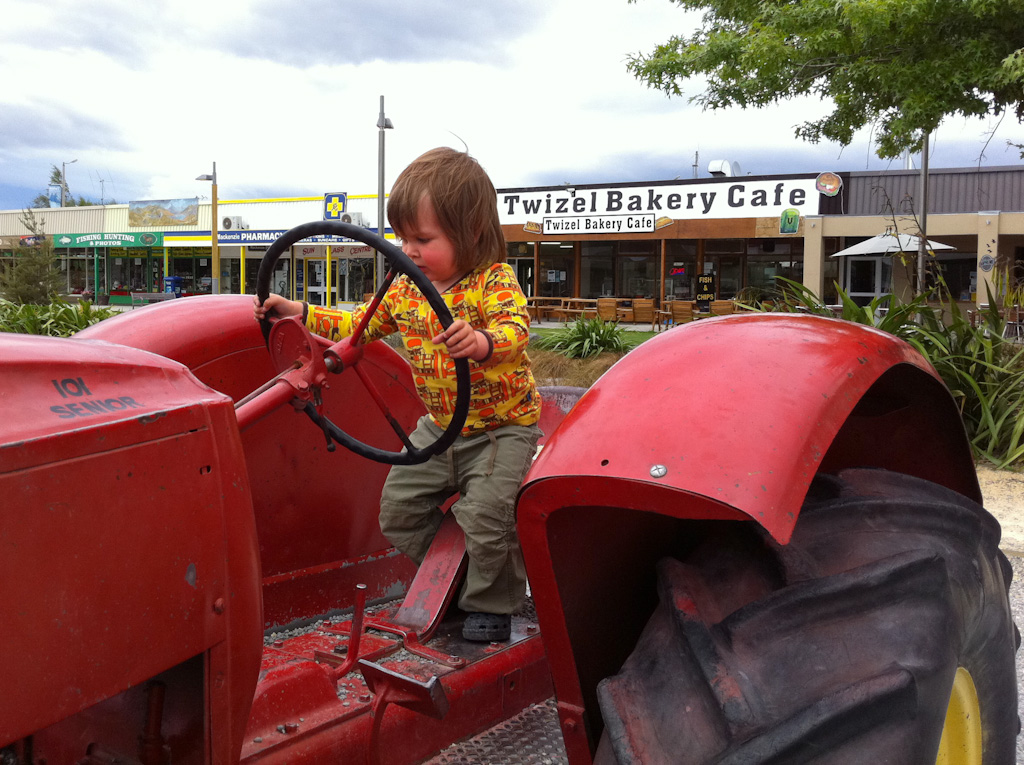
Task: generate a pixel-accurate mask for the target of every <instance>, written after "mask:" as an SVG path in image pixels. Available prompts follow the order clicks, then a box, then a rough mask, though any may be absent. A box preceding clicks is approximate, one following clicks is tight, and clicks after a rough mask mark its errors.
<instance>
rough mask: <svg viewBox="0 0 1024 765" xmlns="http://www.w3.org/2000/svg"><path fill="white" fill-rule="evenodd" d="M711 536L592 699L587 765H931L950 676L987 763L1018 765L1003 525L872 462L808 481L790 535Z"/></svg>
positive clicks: (669, 570) (677, 574)
mask: <svg viewBox="0 0 1024 765" xmlns="http://www.w3.org/2000/svg"><path fill="white" fill-rule="evenodd" d="M750 526H751V525H749V524H743V525H742V528H749V533H747V532H744V533H742V534H737V533H736V532H735V531H730V532H728V533H727V534H725V535H724V536H722V537H720V538H708V539H706V540H704V541H703V542H702V543H701V544H700V545H699V546H698V547H696V548H695V549H694V550H692V551H691V552H690V553H688V554H687V555H686V557H685V558H684V559H683V560H673V559H663V560H662V561H661V562H660V563H659V564H658V565H659V571H658V580H659V593H658V594H659V599H660V602H659V605H658V607H657V608H656V610H655V612H654V614H653V616H652V617H651V619H650V621H649V622H648V624H647V626H646V628H645V630H644V632H643V634H642V635H641V637H640V639H639V641H638V642H637V645H636V648H635V650H634V652H633V653H632V654H631V655H630V657H629V658H628V659H627V660H626V662H625V663H624V664H623V667H622V669H621V671H620V672H619V673H618V674H617V675H615V676H613V677H610V678H607V679H605V680H603V681H602V682H601V683H600V685H599V686H598V698H599V701H600V706H601V713H602V715H603V718H604V722H605V734H604V738H603V739H602V740H601V743H600V746H599V747H598V753H597V759H596V760H595V761H596V762H618V763H623V764H624V763H647V764H648V765H650V763H661V762H672V763H786V764H787V765H793V764H794V763H825V762H827V763H831V764H835V763H871V764H872V765H876V764H880V763H900V764H901V765H903V764H917V763H934V762H935V757H936V752H937V750H938V746H939V740H940V736H941V733H942V728H943V724H944V721H945V714H946V708H947V705H948V701H949V695H950V690H951V688H952V683H953V677H954V675H955V673H956V670H957V668H958V667H963V668H965V669H966V670H967V671H968V672H970V674H971V677H972V679H973V681H974V683H975V687H976V689H977V696H978V701H979V705H980V710H981V717H982V731H983V733H982V747H983V756H984V762H985V764H986V765H1003V764H1005V765H1012V764H1013V763H1014V761H1015V747H1016V744H1015V741H1016V736H1017V733H1018V730H1019V724H1018V719H1017V687H1016V686H1017V680H1016V671H1015V665H1014V654H1015V651H1016V649H1017V647H1018V644H1019V642H1020V638H1019V635H1018V633H1017V632H1016V628H1015V626H1014V624H1013V621H1012V617H1011V613H1010V606H1009V598H1008V589H1009V584H1010V579H1011V577H1012V571H1011V569H1010V565H1009V562H1008V561H1007V560H1006V557H1005V556H1004V555H1003V554H1002V553H1001V552H1000V551H999V549H998V544H999V534H1000V529H999V524H998V522H996V520H995V519H994V518H993V517H992V516H991V515H989V514H988V513H987V512H986V511H985V510H984V509H983V508H982V507H980V506H978V505H976V504H974V503H973V502H971V501H969V500H967V499H966V498H964V497H962V496H961V495H959V494H956V493H955V492H952V491H949V490H948V489H945V488H943V487H940V486H937V485H935V484H932V483H929V482H927V481H923V480H920V479H917V478H912V477H909V476H904V475H899V474H895V473H889V472H886V471H881V470H848V471H845V472H843V473H842V474H841V475H840V476H839V477H835V476H819V477H818V478H816V479H815V482H814V484H813V486H812V489H811V491H810V492H809V495H808V499H807V501H806V503H805V505H804V508H803V510H802V512H801V515H800V518H799V521H798V523H797V527H796V533H795V534H794V536H793V538H792V540H791V541H790V543H789V544H788V545H785V546H779V545H776V544H774V543H773V542H772V541H770V540H768V539H767V538H766V537H765V536H764V535H763V534H761V533H760V532H759V531H758V530H756V529H754V528H751V527H750Z"/></svg>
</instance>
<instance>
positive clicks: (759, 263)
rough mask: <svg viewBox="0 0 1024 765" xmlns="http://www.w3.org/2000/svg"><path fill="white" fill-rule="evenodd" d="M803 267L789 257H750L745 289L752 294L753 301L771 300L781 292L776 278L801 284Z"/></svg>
mask: <svg viewBox="0 0 1024 765" xmlns="http://www.w3.org/2000/svg"><path fill="white" fill-rule="evenodd" d="M802 265H803V264H802V262H801V261H797V260H795V259H793V258H789V257H780V256H775V255H748V256H747V280H746V284H745V285H744V289H745V290H746V291H747V292H749V293H750V299H752V300H767V299H771V298H772V297H773V296H776V295H778V294H779V293H780V290H781V287H780V286H779V284H778V282H777V281H776V279H775V277H777V276H781V277H784V278H786V279H790V280H792V281H796V282H799V281H800V279H801V276H802V271H803V269H802Z"/></svg>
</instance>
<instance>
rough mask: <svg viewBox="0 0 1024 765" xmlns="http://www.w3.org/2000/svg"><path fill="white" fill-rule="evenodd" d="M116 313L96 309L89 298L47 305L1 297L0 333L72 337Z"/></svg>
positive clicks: (110, 310) (56, 301) (106, 309)
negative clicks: (76, 301)
mask: <svg viewBox="0 0 1024 765" xmlns="http://www.w3.org/2000/svg"><path fill="white" fill-rule="evenodd" d="M114 313H115V311H113V310H112V309H110V308H94V307H93V305H92V303H89V302H88V301H85V302H82V303H79V304H77V305H72V304H70V303H68V302H66V301H64V300H61V299H60V298H56V299H55V300H54V301H53V302H52V303H50V304H48V305H36V304H34V303H23V304H18V303H13V302H11V301H10V300H3V299H0V332H17V333H20V334H24V335H49V336H51V337H70V336H71V335H73V334H75V333H76V332H78V331H79V330H82V329H85V328H86V327H88V326H90V325H91V324H95V323H96V322H98V321H102V320H103V319H106V318H108V317H110V316H113V315H114Z"/></svg>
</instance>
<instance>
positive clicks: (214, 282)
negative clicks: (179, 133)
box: [196, 162, 220, 295]
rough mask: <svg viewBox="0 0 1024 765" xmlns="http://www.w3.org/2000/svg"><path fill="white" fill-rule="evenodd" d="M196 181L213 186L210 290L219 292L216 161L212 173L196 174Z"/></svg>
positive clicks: (214, 292) (215, 293)
mask: <svg viewBox="0 0 1024 765" xmlns="http://www.w3.org/2000/svg"><path fill="white" fill-rule="evenodd" d="M196 180H197V181H210V182H211V183H212V184H213V186H212V190H211V192H210V194H211V200H212V201H211V203H210V276H211V279H210V292H211V293H213V294H214V295H219V294H220V247H219V244H218V242H217V238H218V236H217V223H218V221H219V219H218V218H217V163H216V162H214V163H213V174H212V175H197V176H196Z"/></svg>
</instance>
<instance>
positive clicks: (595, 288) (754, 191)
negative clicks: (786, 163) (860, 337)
mask: <svg viewBox="0 0 1024 765" xmlns="http://www.w3.org/2000/svg"><path fill="white" fill-rule="evenodd" d="M841 190H842V180H841V178H840V177H839V176H838V175H836V174H834V173H823V174H820V175H799V176H796V175H793V176H778V177H763V176H762V177H760V178H757V179H746V178H738V177H730V178H726V179H719V178H711V179H706V180H692V181H685V182H679V181H664V182H645V183H635V184H617V185H614V186H609V185H579V186H573V185H564V186H555V187H549V188H537V187H533V188H522V189H501V190H499V191H498V212H499V214H500V216H501V222H502V228H503V230H504V233H505V239H506V241H507V242H508V244H509V248H508V250H509V261H510V263H512V264H513V265H514V266H515V268H516V271H517V274H518V276H519V280H520V283H522V284H523V285H530V286H532V287H534V290H533V293H534V294H536V295H537V296H540V297H582V298H598V297H606V296H614V297H652V298H657V299H658V300H659V301H664V300H665V299H669V300H671V299H673V298H679V299H687V300H692V299H694V296H695V294H696V277H697V275H698V274H705V273H706V274H711V275H713V276H714V283H715V291H716V293H717V295H718V297H720V298H731V297H734V296H735V295H736V294H737V293H738V292H739V291H740V290H741V289H742V288H743V287H750V286H759V285H760V286H764V287H772V286H773V279H772V277H773V276H776V275H781V276H787V277H789V278H795V279H796V280H798V281H800V280H801V279H802V277H803V272H804V270H805V269H804V263H803V260H804V242H803V236H802V235H803V229H804V226H805V225H806V220H807V218H808V217H810V216H815V217H817V216H820V215H826V214H832V213H834V212H838V211H839V210H840V204H841V197H840V193H841ZM534 276H536V277H537V278H536V279H535V278H534Z"/></svg>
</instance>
